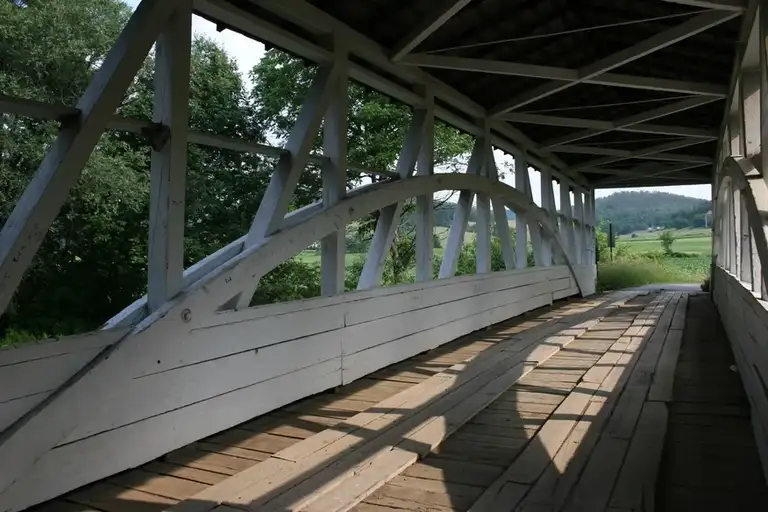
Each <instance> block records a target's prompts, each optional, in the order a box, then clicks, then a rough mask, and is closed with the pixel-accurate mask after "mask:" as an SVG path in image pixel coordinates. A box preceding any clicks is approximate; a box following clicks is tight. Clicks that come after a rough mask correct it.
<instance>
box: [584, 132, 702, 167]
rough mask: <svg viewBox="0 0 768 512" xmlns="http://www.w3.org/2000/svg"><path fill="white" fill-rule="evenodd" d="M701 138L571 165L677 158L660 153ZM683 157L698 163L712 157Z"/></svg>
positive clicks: (587, 165)
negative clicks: (635, 159) (636, 159)
mask: <svg viewBox="0 0 768 512" xmlns="http://www.w3.org/2000/svg"><path fill="white" fill-rule="evenodd" d="M702 142H704V141H702V140H701V139H683V140H676V141H673V142H666V143H664V144H659V145H656V146H651V147H648V148H645V149H639V150H637V151H632V152H631V153H630V154H629V155H626V156H606V157H604V158H598V159H596V160H590V161H589V162H584V163H583V164H579V165H576V166H573V167H571V169H572V170H574V171H582V170H583V169H590V168H595V167H599V166H601V165H608V164H612V163H615V162H620V161H622V160H629V159H631V158H649V159H654V160H668V159H670V158H673V159H677V158H679V157H680V156H679V155H669V154H666V155H660V153H664V152H666V151H672V150H674V149H680V148H684V147H688V146H694V145H696V144H701V143H702ZM682 158H691V159H695V160H696V161H697V163H702V164H703V163H709V162H711V159H708V161H707V162H703V161H700V160H703V159H704V158H706V157H699V156H690V157H687V156H683V157H682Z"/></svg>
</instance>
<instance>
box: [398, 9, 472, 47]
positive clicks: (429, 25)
mask: <svg viewBox="0 0 768 512" xmlns="http://www.w3.org/2000/svg"><path fill="white" fill-rule="evenodd" d="M470 1H471V0H448V1H445V2H443V3H442V4H441V5H439V6H437V7H435V9H434V11H433V12H432V13H431V14H432V16H427V17H426V18H424V19H423V20H422V21H421V22H420V23H419V24H418V25H417V26H416V28H414V29H413V30H412V31H411V32H410V33H409V34H408V35H407V36H406V37H405V38H403V39H402V40H401V41H400V42H398V43H397V45H395V51H394V53H393V54H392V61H393V62H396V61H398V60H400V59H401V58H403V57H404V56H405V55H408V54H409V53H410V52H412V51H413V49H414V48H416V47H417V46H419V45H420V44H421V43H422V42H423V41H424V40H425V39H426V38H428V37H429V36H430V35H431V34H432V33H433V32H435V31H436V30H437V29H439V28H440V27H442V26H443V25H445V23H446V22H447V21H448V20H449V19H451V18H452V17H453V16H455V15H456V13H458V12H459V11H460V10H462V9H463V8H464V6H466V5H467V4H468V3H469V2H470Z"/></svg>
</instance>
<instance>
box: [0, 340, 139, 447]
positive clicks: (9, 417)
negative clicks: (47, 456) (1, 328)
mask: <svg viewBox="0 0 768 512" xmlns="http://www.w3.org/2000/svg"><path fill="white" fill-rule="evenodd" d="M126 332H127V331H126V330H124V329H120V330H110V331H94V332H89V333H85V334H80V335H75V336H67V337H63V338H60V339H58V340H42V341H40V342H38V343H30V344H28V345H20V346H18V347H7V348H4V349H2V350H0V432H1V431H2V430H4V429H5V428H7V427H9V426H10V425H11V424H13V423H14V422H15V421H16V420H18V419H19V418H21V417H22V416H23V415H24V414H26V413H27V412H28V411H30V410H31V409H32V408H33V407H34V406H36V405H37V404H39V403H40V402H42V401H43V400H44V399H45V398H46V397H47V396H48V395H50V394H51V393H52V392H53V391H55V390H56V389H57V388H58V387H59V386H61V385H62V384H63V383H64V382H66V381H67V380H68V379H69V378H70V377H72V375H74V374H75V373H76V372H77V371H78V370H80V369H81V368H82V367H83V366H85V365H86V364H87V363H88V362H89V361H90V360H91V359H92V358H93V357H95V356H96V355H97V354H98V353H99V352H101V350H102V349H103V348H104V347H106V346H107V345H110V344H111V343H114V342H115V341H116V340H118V339H119V338H120V337H121V336H123V335H124V334H125V333H126Z"/></svg>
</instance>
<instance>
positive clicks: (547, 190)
mask: <svg viewBox="0 0 768 512" xmlns="http://www.w3.org/2000/svg"><path fill="white" fill-rule="evenodd" d="M539 172H540V173H541V208H542V210H544V211H545V212H547V214H548V215H549V217H550V218H551V219H552V221H553V222H552V223H553V225H554V226H557V220H556V215H555V214H556V213H557V212H555V194H554V190H553V188H552V172H551V171H550V170H549V169H547V168H546V167H544V168H542V169H540V170H539ZM552 256H553V254H552V242H551V240H549V239H545V240H543V241H542V244H541V260H542V264H543V265H544V266H545V267H548V266H550V265H552Z"/></svg>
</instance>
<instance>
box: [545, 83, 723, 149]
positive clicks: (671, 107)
mask: <svg viewBox="0 0 768 512" xmlns="http://www.w3.org/2000/svg"><path fill="white" fill-rule="evenodd" d="M713 101H716V98H712V97H706V96H705V97H698V98H687V99H684V100H681V101H676V102H674V103H670V104H668V105H664V106H662V107H657V108H654V109H651V110H647V111H645V112H640V113H638V114H634V115H631V116H628V117H625V118H623V119H619V120H618V121H613V122H612V123H611V124H612V125H613V126H612V127H611V128H607V129H606V128H597V129H592V128H588V129H587V130H584V131H580V132H575V133H569V134H568V135H564V136H562V137H557V138H555V139H552V140H549V141H546V142H544V144H543V145H544V147H547V148H550V149H551V148H552V147H553V146H560V145H563V144H568V143H570V142H575V141H578V140H582V139H586V138H589V137H593V136H595V135H600V134H603V133H606V132H610V131H612V130H616V129H619V128H626V127H629V126H633V125H636V124H640V123H643V122H645V121H651V120H653V119H658V118H660V117H664V116H668V115H672V114H676V113H678V112H684V111H686V110H690V109H692V108H696V107H700V106H701V105H706V104H707V103H711V102H713Z"/></svg>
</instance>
